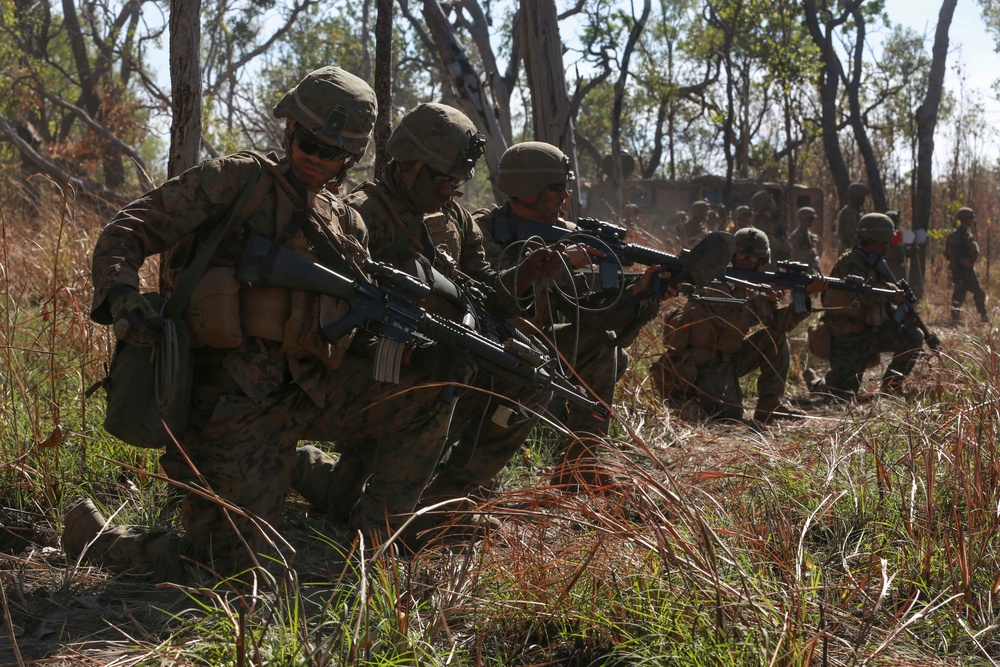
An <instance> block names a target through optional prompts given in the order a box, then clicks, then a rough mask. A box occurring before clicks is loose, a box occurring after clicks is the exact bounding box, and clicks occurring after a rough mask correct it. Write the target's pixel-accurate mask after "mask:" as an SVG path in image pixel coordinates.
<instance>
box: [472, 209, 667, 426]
mask: <svg viewBox="0 0 1000 667" xmlns="http://www.w3.org/2000/svg"><path fill="white" fill-rule="evenodd" d="M474 215H475V218H476V222H477V223H478V224H479V226H480V228H481V229H482V232H483V235H484V237H485V238H486V244H485V247H486V251H487V257H488V258H490V259H491V260H493V261H495V262H500V261H501V260H502V259H503V258H504V257H508V256H509V253H507V254H503V248H504V247H505V246H507V245H508V244H509V243H511V242H513V241H514V240H515V239H504V238H498V237H497V236H496V232H495V230H496V227H497V221H498V220H500V219H503V220H504V221H506V223H507V228H509V229H516V226H517V221H518V220H520V219H521V218H520V217H519V216H517V215H516V214H514V213H513V212H512V211H511V210H510V204H509V203H508V204H504V205H503V206H502V207H500V208H499V209H480V210H478V211H476V212H475V214H474ZM559 222H560V224H559V225H558V226H559V227H562V228H564V229H569V230H572V229H575V228H576V226H575V225H574V224H573V223H571V222H568V221H566V220H560V221H559ZM534 224H537V223H534ZM576 283H577V284H576V290H577V292H576V293H580V294H582V293H585V292H587V291H588V290H589V289H590V288H589V285H588V283H587V280H586V279H585V276H583V275H582V274H578V275H577V276H576ZM563 291H565V292H567V293H573V288H572V287H567V288H566V289H564V290H563ZM614 296H617V293H615V295H614ZM610 298H613V297H612V296H609V295H607V294H601V293H598V294H595V295H593V296H591V297H589V298H588V299H587V300H586V302H585V303H582V304H580V305H581V306H583V307H584V308H586V309H591V308H598V309H600V308H602V307H604V306H606V305H607V304H608V303H610V301H609V299H610ZM647 305H648V304H647V303H646V302H645V300H644V299H642V298H639V297H636V296H634V295H633V294H632V292H631V290H630V289H627V288H626V289H625V290H624V291H623V292H622V294H621V297H620V299H619V300H618V302H617V303H616V304H615V305H614V306H613V307H612V308H611V309H610V310H605V311H602V312H599V313H593V312H586V311H585V310H580V309H578V308H577V307H576V305H575V304H573V303H569V302H568V301H566V300H565V299H564V298H563V297H562V296H561V295H560V294H559V293H558V292H557V291H555V290H549V291H548V292H545V293H541V294H539V295H537V296H536V298H535V299H534V301H533V302H532V303H531V305H530V308H529V309H527V310H526V311H525V313H524V314H525V316H526V317H527V319H529V320H532V321H533V322H534V323H535V324H536V326H538V327H539V328H541V329H543V331H545V332H546V334H547V335H548V336H549V337H550V340H552V341H553V342H554V343H555V344H556V346H557V347H558V348H559V351H560V352H561V353H562V355H563V356H564V357H565V358H566V359H567V360H569V362H570V363H571V364H572V365H573V368H574V369H575V370H576V372H577V373H578V374H579V375H580V377H581V378H582V379H583V382H584V383H585V384H586V385H587V386H588V387H590V389H592V390H593V392H594V395H595V396H598V397H600V399H601V400H603V401H604V402H605V403H607V404H608V405H612V404H613V403H614V391H615V385H616V384H617V382H618V380H619V379H620V378H621V377H622V375H624V373H625V370H626V369H627V368H628V363H629V355H628V352H626V351H625V348H626V347H628V346H629V345H631V344H632V342H633V341H634V339H635V336H637V335H638V331H639V329H638V328H636V330H635V333H634V334H633V335H632V336H631V337H630V338H629V339H628V340H623V341H616V342H614V343H612V340H614V336H615V335H616V332H620V331H622V330H624V329H625V327H627V326H629V325H630V324H631V323H633V322H635V321H636V318H639V317H642V318H645V321H648V320H649V319H651V318H652V317H653V316H655V310H654V311H652V312H649V311H647V310H646V309H645V308H646V306H647ZM556 412H557V413H558V412H561V410H556ZM565 424H566V427H567V429H569V431H570V432H572V433H576V434H577V435H579V436H582V435H584V434H590V435H595V436H599V437H604V436H606V435H607V433H608V422H607V421H605V420H602V419H598V418H597V417H594V416H593V415H592V414H590V413H589V412H588V411H586V410H585V409H583V408H581V407H580V406H577V405H575V404H572V403H570V404H569V406H568V409H567V413H566V420H565Z"/></svg>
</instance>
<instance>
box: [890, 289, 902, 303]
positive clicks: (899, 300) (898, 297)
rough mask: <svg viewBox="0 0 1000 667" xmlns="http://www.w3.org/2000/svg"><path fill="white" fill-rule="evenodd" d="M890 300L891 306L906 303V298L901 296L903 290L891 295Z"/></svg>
mask: <svg viewBox="0 0 1000 667" xmlns="http://www.w3.org/2000/svg"><path fill="white" fill-rule="evenodd" d="M890 300H891V301H892V305H894V306H899V305H902V303H903V302H904V301H906V296H905V295H904V294H903V290H901V289H898V290H896V291H895V292H893V293H892V298H891V299H890Z"/></svg>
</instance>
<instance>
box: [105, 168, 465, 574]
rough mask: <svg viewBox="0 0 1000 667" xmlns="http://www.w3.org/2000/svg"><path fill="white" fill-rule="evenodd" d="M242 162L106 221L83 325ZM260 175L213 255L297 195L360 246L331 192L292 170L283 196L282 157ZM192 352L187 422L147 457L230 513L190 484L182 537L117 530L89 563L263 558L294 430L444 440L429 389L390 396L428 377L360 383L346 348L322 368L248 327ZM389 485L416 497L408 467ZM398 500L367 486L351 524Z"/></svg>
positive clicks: (167, 188) (206, 214) (173, 239)
mask: <svg viewBox="0 0 1000 667" xmlns="http://www.w3.org/2000/svg"><path fill="white" fill-rule="evenodd" d="M252 160H253V158H252V157H250V156H249V155H247V154H237V155H233V156H228V157H225V158H220V159H217V160H210V161H208V162H205V163H204V164H202V165H201V166H199V167H195V168H194V169H192V170H190V171H188V172H185V173H184V174H182V175H180V176H178V177H177V178H175V179H172V180H170V181H168V182H167V183H165V184H164V185H162V186H161V187H160V188H157V189H155V190H153V191H151V192H150V193H148V194H146V195H145V196H143V197H142V198H141V199H139V200H137V201H135V202H132V203H131V204H129V205H128V206H126V207H125V208H124V209H123V210H122V211H121V212H119V213H118V214H117V215H116V216H115V217H114V218H113V219H112V221H111V222H110V223H109V225H108V226H107V227H106V228H105V230H104V232H103V233H102V234H101V237H100V238H99V240H98V242H97V245H96V248H95V251H94V259H93V280H94V288H95V290H94V291H95V296H94V306H93V311H92V316H93V318H94V319H95V320H96V321H98V322H101V323H108V322H109V320H110V313H109V312H108V305H107V303H106V299H107V296H108V294H109V292H110V291H111V290H112V289H113V288H114V287H115V286H117V285H130V286H133V287H136V286H137V275H138V270H139V267H140V266H141V265H142V263H143V261H144V259H145V258H146V257H148V256H149V255H151V254H155V253H157V252H162V251H164V250H168V249H170V248H174V247H178V246H179V245H181V244H183V243H184V242H186V241H187V240H188V239H190V238H191V237H202V236H204V235H206V234H208V233H210V232H211V229H212V225H213V223H214V222H217V221H218V220H220V219H221V218H222V217H223V216H224V214H225V213H226V211H227V210H228V208H229V206H230V205H231V204H232V202H233V201H234V200H235V199H236V198H237V196H238V195H239V194H240V192H241V191H242V189H243V187H244V185H245V183H246V182H247V179H248V178H249V174H250V173H251V171H252ZM271 171H272V172H273V182H272V184H271V188H270V190H269V192H268V196H267V197H265V198H264V200H263V201H262V202H261V204H260V205H259V206H258V207H257V208H256V209H255V210H254V211H253V212H252V214H251V215H250V216H249V217H248V218H247V220H246V221H245V222H244V224H243V228H242V229H238V230H234V231H233V233H232V234H230V235H229V236H227V237H226V238H224V239H223V241H222V243H221V244H220V245H219V249H218V251H217V253H216V256H215V257H214V258H213V263H218V264H220V265H229V266H232V265H234V264H236V263H238V261H239V260H240V258H241V256H242V253H243V238H244V234H243V232H244V230H245V229H254V230H257V231H260V232H262V233H264V234H265V235H270V236H274V234H275V233H276V231H279V230H282V229H284V228H285V226H286V225H288V224H289V222H290V221H291V220H292V218H293V216H294V215H296V213H295V211H296V209H303V207H304V206H306V205H305V203H304V202H305V198H306V197H308V196H310V195H312V199H311V202H310V205H309V206H308V207H307V217H306V222H305V224H309V225H315V226H316V228H317V229H318V230H319V231H320V232H321V233H322V234H323V235H324V236H326V237H328V238H330V239H331V240H332V241H333V240H337V239H338V238H339V235H341V234H345V233H346V234H348V235H350V236H352V237H353V238H354V239H356V241H357V242H358V243H359V244H362V245H363V244H364V243H365V242H366V240H367V232H366V230H365V227H364V225H363V223H362V222H361V220H360V218H359V217H358V216H357V214H356V213H354V212H353V211H351V210H350V209H347V208H346V207H344V206H343V205H342V203H341V202H340V201H339V200H338V199H336V198H335V197H333V196H332V195H330V194H329V193H326V192H319V193H306V192H305V191H304V189H301V188H294V179H289V182H290V183H291V184H292V185H293V189H292V191H291V192H289V191H288V190H286V189H285V188H283V187H279V186H278V179H279V178H280V177H283V176H289V175H290V174H289V170H288V163H287V162H284V161H280V162H276V163H275V164H274V166H273V168H272V170H271ZM296 195H298V197H296ZM301 235H302V231H301V230H299V231H297V232H296V233H295V235H293V236H292V238H291V239H290V240H289V241H288V244H287V245H288V247H290V248H292V249H293V250H294V251H295V252H299V253H301V254H306V255H307V256H309V257H310V259H313V260H316V258H315V257H314V256H312V255H311V254H310V253H309V251H308V247H309V245H308V244H307V243H305V242H304V241H301V240H297V239H300V238H301ZM335 247H338V246H335ZM175 256H176V255H175ZM355 342H356V343H357V342H359V341H355ZM361 347H363V346H361ZM194 352H195V355H194V356H195V360H196V371H195V380H194V387H193V391H192V398H191V400H192V406H191V419H190V421H189V424H188V427H187V429H186V430H185V432H184V433H183V434H179V435H180V438H179V441H180V443H181V446H182V448H183V449H180V448H177V447H171V448H169V449H168V450H167V451H165V452H164V454H163V456H162V457H161V461H160V462H161V465H162V467H163V469H164V470H165V471H166V473H167V474H168V475H169V476H170V477H171V479H174V480H177V481H179V482H183V483H186V484H191V485H193V486H196V487H201V488H203V489H205V492H206V493H208V494H209V495H210V496H211V494H217V495H218V496H220V497H221V498H223V499H224V500H226V501H227V502H228V503H231V504H233V505H235V506H236V507H239V508H242V510H241V511H234V510H228V509H226V508H224V507H223V506H222V505H220V504H219V503H216V502H214V501H213V500H211V499H205V498H203V497H202V496H201V495H199V494H198V493H193V492H189V493H186V495H185V496H184V497H183V500H182V505H181V518H182V522H183V524H184V527H185V529H186V535H184V536H177V535H173V534H164V533H160V532H145V531H141V530H138V529H130V528H125V527H119V528H116V529H115V531H114V533H113V534H112V535H110V536H109V537H108V538H107V539H105V538H104V537H102V538H101V540H102V541H103V542H102V545H101V547H102V548H103V552H100V551H95V552H94V553H101V555H102V560H103V562H105V563H106V564H108V565H111V566H113V567H115V568H116V569H131V570H136V571H142V572H153V573H157V574H159V575H162V576H170V574H169V573H171V572H174V571H175V570H176V568H177V563H178V562H179V561H178V558H179V555H180V554H184V555H190V556H191V557H193V558H195V559H197V560H200V561H202V562H206V563H211V564H213V566H214V567H216V569H217V570H218V571H220V572H230V571H238V570H240V569H242V568H244V567H246V566H248V565H249V564H251V563H252V560H253V558H252V556H251V554H253V553H261V552H265V553H267V555H269V556H275V557H277V551H276V550H275V549H274V548H272V547H271V546H269V545H274V544H280V540H278V539H277V535H276V533H275V528H276V527H277V525H278V519H279V513H280V508H281V505H282V500H283V498H284V494H285V492H286V490H287V488H288V485H289V482H290V479H291V472H292V464H293V454H294V451H295V447H296V444H297V443H298V441H299V440H300V439H305V438H322V439H330V440H343V441H345V442H355V441H356V440H357V439H358V438H359V437H360V436H359V434H360V433H361V432H362V431H364V432H365V435H366V436H367V437H372V438H382V439H388V440H394V439H395V440H397V441H398V440H403V439H405V440H407V446H408V447H413V448H414V449H420V448H421V447H430V445H429V444H427V443H431V442H436V443H437V446H438V447H440V443H443V441H444V436H445V433H446V431H447V422H448V419H447V417H448V416H449V415H450V410H448V409H446V408H439V407H438V406H437V404H438V396H437V391H436V390H426V391H417V392H411V393H407V394H403V396H404V397H405V398H404V399H403V400H402V401H399V400H397V399H395V398H392V399H391V398H390V397H392V396H395V395H396V394H398V392H399V391H400V390H401V389H406V388H408V387H412V386H416V385H418V384H421V383H426V382H428V381H429V378H428V377H427V376H421V375H420V374H418V373H415V372H412V373H407V374H406V375H405V376H404V377H405V384H404V385H402V386H392V385H382V384H380V383H376V382H374V381H373V380H372V379H371V361H370V360H369V359H367V358H365V357H362V356H355V355H354V354H353V353H350V352H348V353H347V354H346V356H344V358H343V359H342V361H341V363H340V366H339V367H338V368H337V369H336V370H331V368H329V367H328V366H327V365H326V364H324V363H323V362H322V361H321V360H316V359H311V358H308V357H301V358H300V357H291V356H289V355H288V354H286V353H285V352H284V351H283V348H282V342H281V341H272V340H264V339H261V338H255V337H250V336H248V337H246V338H245V340H244V341H243V343H242V345H241V346H240V347H239V348H237V349H232V350H211V349H199V350H195V351H194ZM394 484H398V485H399V486H400V487H401V488H402V489H403V491H402V492H401V494H400V497H402V498H403V499H404V500H405V499H407V498H411V497H412V503H415V502H416V496H418V495H419V491H417V492H413V491H412V489H411V488H410V487H411V486H413V485H414V484H416V483H415V482H413V481H412V480H411V479H410V478H409V477H407V476H406V475H405V474H403V473H401V475H400V476H399V477H398V478H394V479H390V480H384V485H385V486H386V487H391V486H392V485H394ZM209 490H210V491H209ZM383 494H385V492H384V491H383ZM385 495H388V494H385ZM383 500H384V502H382V501H383ZM379 503H381V504H379ZM406 509H407V508H406V503H405V502H404V501H396V500H394V499H392V498H386V499H383V498H380V497H378V496H373V500H371V501H370V502H368V503H367V505H365V506H364V507H363V508H362V509H361V511H359V512H357V513H356V517H357V519H356V525H357V527H359V528H367V527H368V526H369V525H371V524H376V525H378V524H379V523H380V522H381V523H382V524H383V525H384V522H385V516H386V514H397V513H399V512H401V511H405V510H406ZM409 509H412V504H411V505H410V506H409ZM234 526H235V529H236V530H235V532H234V530H233V527H234ZM105 542H106V543H107V544H105ZM104 547H106V548H104Z"/></svg>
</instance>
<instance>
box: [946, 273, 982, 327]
mask: <svg viewBox="0 0 1000 667" xmlns="http://www.w3.org/2000/svg"><path fill="white" fill-rule="evenodd" d="M951 280H952V283H953V284H954V285H955V289H954V291H953V292H952V294H951V319H952V320H955V321H958V320H959V319H961V317H962V311H961V309H962V304H964V303H965V296H966V294H968V293H969V292H972V300H973V302H974V303H975V304H976V311H977V312H978V313H979V316H980V317H983V318H985V317H986V316H987V312H986V292H984V291H983V288H982V286H981V285H980V284H979V274H978V273H976V270H975V269H964V268H963V269H961V270H958V271H956V270H952V272H951Z"/></svg>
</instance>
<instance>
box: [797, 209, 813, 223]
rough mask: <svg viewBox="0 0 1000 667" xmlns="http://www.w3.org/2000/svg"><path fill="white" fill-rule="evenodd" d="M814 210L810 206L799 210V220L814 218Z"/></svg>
mask: <svg viewBox="0 0 1000 667" xmlns="http://www.w3.org/2000/svg"><path fill="white" fill-rule="evenodd" d="M815 217H816V209H814V208H813V207H811V206H803V207H802V208H800V209H799V220H805V219H806V218H815Z"/></svg>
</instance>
